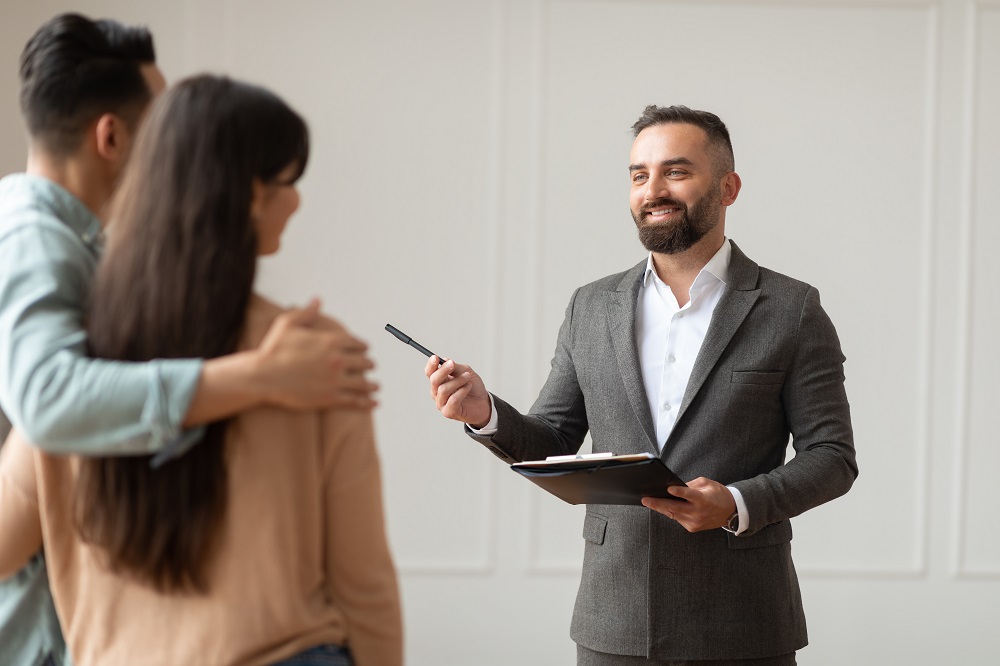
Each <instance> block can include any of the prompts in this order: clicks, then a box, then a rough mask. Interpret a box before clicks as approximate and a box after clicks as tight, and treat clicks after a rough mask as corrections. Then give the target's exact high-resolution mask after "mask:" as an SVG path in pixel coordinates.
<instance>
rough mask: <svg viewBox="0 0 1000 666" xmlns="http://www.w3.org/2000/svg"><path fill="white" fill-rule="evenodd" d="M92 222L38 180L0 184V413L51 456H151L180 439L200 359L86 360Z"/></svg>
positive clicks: (98, 244) (95, 250)
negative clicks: (144, 454)
mask: <svg viewBox="0 0 1000 666" xmlns="http://www.w3.org/2000/svg"><path fill="white" fill-rule="evenodd" d="M103 238H104V237H103V234H102V233H101V224H100V221H99V220H98V219H97V218H96V217H95V216H94V215H93V214H92V213H91V212H90V211H89V210H88V209H87V208H86V206H84V205H83V203H82V202H81V201H80V200H79V199H77V198H76V197H74V196H73V195H71V194H70V193H69V192H67V191H66V190H64V189H62V188H61V187H59V186H58V185H56V184H55V183H53V182H51V181H49V180H46V179H44V178H37V177H33V176H28V175H26V174H15V175H12V176H7V177H6V178H4V179H3V180H0V408H2V409H3V411H4V412H5V413H6V414H7V418H8V419H10V422H11V424H13V426H14V427H15V428H17V429H18V430H19V431H20V432H21V433H22V434H24V435H25V437H26V438H27V439H28V441H30V442H32V443H34V444H35V445H36V446H38V447H40V448H42V449H44V450H46V451H49V452H52V453H78V454H98V455H116V454H126V455H127V454H142V453H155V452H157V451H160V450H161V449H163V448H164V446H165V445H166V444H168V443H171V442H173V441H175V440H177V439H178V438H180V437H181V436H182V435H183V433H182V430H181V423H182V422H183V420H184V416H185V414H187V410H188V407H189V406H190V403H191V399H192V398H193V397H194V392H195V389H196V388H197V385H198V378H199V376H200V374H201V365H202V362H201V361H200V360H189V359H185V360H169V361H168V360H159V361H153V362H150V363H122V362H118V361H106V360H100V359H92V358H87V355H86V353H87V352H86V342H87V335H86V332H85V331H84V328H83V314H84V308H85V306H86V302H87V295H88V292H89V287H90V281H91V279H92V278H93V275H94V270H95V269H96V268H97V259H98V257H99V256H100V253H101V249H102V247H103Z"/></svg>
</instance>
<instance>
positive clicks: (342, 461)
mask: <svg viewBox="0 0 1000 666" xmlns="http://www.w3.org/2000/svg"><path fill="white" fill-rule="evenodd" d="M280 312H281V309H280V308H278V307H277V306H276V305H274V304H272V303H269V302H267V301H265V300H264V299H261V298H255V299H254V302H253V304H252V305H251V308H250V312H249V315H248V322H247V331H246V335H245V341H246V343H247V346H253V345H256V344H257V343H258V342H259V341H260V339H261V338H262V337H263V335H264V332H265V331H266V330H267V327H268V326H269V325H270V323H271V322H272V321H273V320H274V318H275V317H276V316H277V315H278V314H279V313H280ZM334 325H336V324H334ZM338 326H339V325H338ZM227 432H228V435H227V464H228V470H229V504H228V507H227V514H226V519H225V524H224V527H223V528H222V529H223V535H222V538H221V540H220V549H219V551H218V552H217V554H216V556H215V558H214V559H213V563H212V565H211V590H210V592H209V594H207V595H205V596H198V595H188V594H183V595H182V594H177V595H161V594H158V593H156V592H154V591H153V590H152V589H151V588H148V587H145V586H143V585H141V584H138V583H135V582H133V581H130V580H128V579H124V578H121V577H118V576H114V575H112V574H110V573H109V572H108V571H107V570H105V569H104V568H103V567H102V566H101V564H99V560H98V559H97V554H96V553H95V552H94V549H93V548H92V547H90V546H87V545H85V544H83V543H82V542H81V541H80V540H79V539H78V538H77V536H76V531H75V529H74V528H73V525H72V501H73V485H74V478H75V475H76V470H77V469H78V467H79V460H78V458H76V457H59V456H53V455H48V454H45V453H43V452H42V451H40V450H38V449H35V448H32V447H30V446H29V445H28V444H27V443H26V442H25V441H24V440H23V439H21V438H20V436H19V435H18V434H17V433H16V432H14V433H12V434H11V435H10V439H9V440H8V441H7V444H6V445H5V446H3V448H2V449H0V535H3V537H2V538H0V578H4V577H6V576H8V575H10V574H12V573H13V572H15V571H16V570H17V569H19V568H20V567H21V566H23V565H24V564H25V563H26V562H27V560H28V559H29V558H30V557H31V555H33V554H34V553H35V552H37V551H38V548H39V547H40V545H41V544H42V542H43V540H44V545H45V552H46V559H47V561H48V569H49V582H50V585H51V588H52V594H53V597H54V599H55V604H56V609H57V611H58V613H59V619H60V622H61V623H62V625H63V631H64V632H65V634H66V642H67V644H68V645H69V648H70V652H71V654H72V655H73V659H74V662H75V663H76V665H77V666H98V665H99V666H118V665H121V666H177V664H198V665H200V666H201V665H203V666H224V665H229V664H233V665H236V664H240V665H245V666H256V665H264V664H272V663H274V662H276V661H280V660H281V659H284V658H287V657H289V656H292V655H294V654H296V653H298V652H300V651H302V650H305V649H307V648H310V647H313V646H316V645H320V644H323V643H335V644H339V645H347V646H348V647H350V649H351V651H352V653H353V655H354V659H355V663H356V664H357V666H394V665H398V664H401V663H402V661H403V657H402V622H401V618H400V608H399V594H398V590H397V584H396V573H395V569H394V568H393V564H392V559H391V556H390V554H389V549H388V546H387V543H386V537H385V528H384V523H383V515H382V489H381V480H380V474H379V461H378V457H377V454H376V450H375V440H374V432H373V427H372V418H371V414H370V413H368V412H364V411H333V410H331V411H326V412H312V413H298V412H291V411H286V410H283V409H278V408H260V409H255V410H252V411H250V412H247V413H245V414H243V415H241V416H239V417H237V418H236V419H234V420H233V421H232V423H231V425H230V427H229V428H228V431H227Z"/></svg>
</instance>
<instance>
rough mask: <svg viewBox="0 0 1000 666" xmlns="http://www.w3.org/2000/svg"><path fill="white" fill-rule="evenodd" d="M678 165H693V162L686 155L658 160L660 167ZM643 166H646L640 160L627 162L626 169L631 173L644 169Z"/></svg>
mask: <svg viewBox="0 0 1000 666" xmlns="http://www.w3.org/2000/svg"><path fill="white" fill-rule="evenodd" d="M678 165H683V166H694V162H692V161H691V160H689V159H688V158H686V157H674V158H672V159H669V160H663V161H662V162H660V166H661V167H672V166H678ZM645 168H646V165H645V164H643V163H641V162H640V163H639V164H629V165H628V171H629V173H632V172H633V171H641V170H642V169H645Z"/></svg>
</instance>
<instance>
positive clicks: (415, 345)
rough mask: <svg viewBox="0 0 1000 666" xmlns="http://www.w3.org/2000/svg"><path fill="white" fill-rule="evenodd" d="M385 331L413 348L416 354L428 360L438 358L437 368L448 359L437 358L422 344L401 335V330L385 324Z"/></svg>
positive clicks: (403, 334) (405, 335)
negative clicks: (418, 353) (432, 357)
mask: <svg viewBox="0 0 1000 666" xmlns="http://www.w3.org/2000/svg"><path fill="white" fill-rule="evenodd" d="M385 330H387V331H389V332H390V333H392V334H393V335H395V336H396V337H397V338H398V339H399V341H400V342H404V343H406V344H408V345H410V346H411V347H413V348H414V349H416V350H417V351H418V352H420V353H421V354H423V355H424V356H426V357H427V358H430V357H431V356H437V357H438V365H439V366H441V365H444V362H445V361H446V360H448V359H445V358H442V357H440V356H438V355H437V354H435V353H434V352H432V351H431V350H430V349H428V348H427V347H424V346H423V345H422V344H420V343H419V342H417V341H416V340H414V339H413V338H411V337H410V336H408V335H407V334H406V333H403V332H402V331H401V330H399V329H398V328H396V327H395V326H393V325H392V324H386V325H385Z"/></svg>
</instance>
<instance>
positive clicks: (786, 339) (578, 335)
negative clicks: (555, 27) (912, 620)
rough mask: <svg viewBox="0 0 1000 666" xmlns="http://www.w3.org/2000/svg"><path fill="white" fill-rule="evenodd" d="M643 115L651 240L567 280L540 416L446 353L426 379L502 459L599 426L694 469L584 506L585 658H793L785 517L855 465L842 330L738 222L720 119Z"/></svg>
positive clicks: (797, 629)
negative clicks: (589, 279) (637, 501)
mask: <svg viewBox="0 0 1000 666" xmlns="http://www.w3.org/2000/svg"><path fill="white" fill-rule="evenodd" d="M633 130H634V136H635V139H634V141H633V143H632V152H631V160H630V164H629V168H628V171H629V176H630V179H631V183H632V185H631V193H630V208H631V212H632V218H633V220H634V221H635V224H636V227H637V229H638V231H639V238H640V240H641V241H642V243H643V245H644V246H645V247H646V249H647V250H648V251H649V254H648V256H647V257H646V258H645V259H644V260H643V261H642V262H640V263H639V264H637V265H636V266H634V267H633V268H631V269H629V270H627V271H625V272H623V273H618V274H616V275H611V276H609V277H606V278H603V279H601V280H598V281H597V282H594V283H591V284H589V285H586V286H584V287H581V288H579V289H578V290H577V291H576V293H574V294H573V297H572V299H571V301H570V304H569V307H568V308H567V310H566V319H565V321H564V322H563V325H562V328H561V329H560V331H559V337H558V340H557V342H556V351H555V357H554V358H553V360H552V370H551V372H550V374H549V377H548V380H547V381H546V383H545V386H544V387H543V388H542V391H541V393H540V395H539V396H538V399H537V400H536V401H535V404H534V405H533V406H532V408H531V410H530V412H529V413H528V415H523V414H521V413H520V412H518V411H517V410H516V409H514V408H513V407H511V406H510V405H509V404H507V403H505V402H504V401H503V400H501V399H500V398H499V397H496V396H494V395H491V394H489V393H488V392H487V391H486V386H485V384H484V383H483V380H482V379H481V378H480V377H479V375H477V374H476V373H475V371H473V370H472V368H470V367H469V366H467V365H461V364H458V363H455V362H454V361H452V360H449V361H446V362H445V363H444V364H443V365H442V366H441V367H438V361H439V359H438V358H437V357H431V359H430V360H429V362H428V364H427V366H426V368H425V374H426V375H427V376H428V378H429V379H430V388H431V396H432V397H433V398H434V400H435V403H436V405H437V408H438V409H439V410H440V411H441V413H442V414H443V415H444V416H446V417H448V418H451V419H455V420H458V421H462V422H464V423H465V424H467V426H466V427H467V430H468V432H469V434H470V435H472V436H473V437H474V438H475V439H477V440H478V441H480V442H481V443H482V444H484V445H485V446H487V447H488V448H489V449H490V450H491V451H492V452H493V453H494V454H496V455H497V456H498V457H500V458H501V459H503V460H504V461H505V462H508V463H513V462H517V461H521V460H535V459H540V458H545V457H546V456H549V455H565V454H572V453H575V452H576V451H577V450H578V449H579V448H580V446H581V444H582V443H583V439H584V437H585V435H586V434H587V432H588V431H589V432H590V434H591V436H592V439H593V446H594V450H595V451H608V450H612V451H614V452H615V453H620V454H627V453H650V454H653V455H657V456H660V457H661V459H662V460H663V461H664V462H665V463H666V464H667V466H668V467H670V468H671V469H673V470H674V471H675V472H676V473H677V474H678V475H679V476H680V477H681V478H683V479H690V480H689V481H688V482H687V486H675V487H670V488H669V489H667V492H668V493H669V494H670V495H672V496H673V497H672V498H669V499H664V498H652V497H646V498H643V500H642V504H643V506H617V505H615V506H610V505H588V507H587V514H586V518H585V520H584V526H583V538H584V540H585V545H584V549H585V550H584V562H583V577H582V580H581V583H580V590H579V594H578V596H577V601H576V608H575V610H574V613H573V623H572V628H571V630H570V634H571V636H572V638H573V640H574V641H576V643H577V655H578V656H577V659H578V664H581V665H583V666H639V665H640V664H661V665H664V664H668V663H669V664H671V665H678V664H705V665H708V664H712V665H714V666H723V665H728V664H746V665H748V666H749V665H752V666H785V665H788V664H794V663H795V652H796V651H797V650H799V649H801V648H802V647H804V646H805V645H806V625H805V616H804V614H803V610H802V600H801V597H800V594H799V587H798V580H797V578H796V574H795V568H794V566H793V564H792V559H791V548H790V541H791V538H792V528H791V524H790V522H789V521H790V519H791V518H793V517H794V516H797V515H799V514H801V513H803V512H804V511H807V510H809V509H811V508H813V507H815V506H818V505H820V504H822V503H824V502H827V501H829V500H831V499H834V498H836V497H838V496H840V495H842V494H844V493H846V492H847V491H848V489H850V487H851V485H852V484H853V482H854V479H855V478H856V477H857V473H858V468H857V463H856V461H855V452H854V437H853V431H852V427H851V418H850V409H849V406H848V402H847V396H846V393H845V391H844V372H843V363H844V360H845V359H844V356H843V354H842V353H841V349H840V342H839V340H838V338H837V333H836V331H835V329H834V327H833V324H832V323H831V322H830V319H829V317H827V315H826V313H825V312H824V311H823V308H822V307H821V306H820V303H819V295H818V293H817V291H816V290H815V289H814V288H813V287H811V286H809V285H807V284H804V283H802V282H799V281H797V280H794V279H792V278H789V277H786V276H784V275H780V274H778V273H775V272H773V271H770V270H768V269H766V268H762V267H760V266H758V265H757V264H756V263H754V262H753V261H751V260H750V259H749V258H748V257H747V256H746V255H744V254H743V253H742V252H741V251H740V249H739V248H738V247H737V246H736V244H735V243H733V242H732V241H730V240H729V239H728V238H726V235H725V218H726V209H727V208H728V207H729V206H730V205H732V204H733V203H734V202H735V201H736V198H737V196H738V194H739V191H740V188H741V185H742V183H741V181H740V177H739V175H737V174H736V173H735V171H733V152H732V144H731V142H730V139H729V132H728V130H726V127H725V125H724V124H723V122H722V121H721V120H720V119H719V118H718V117H717V116H716V115H714V114H711V113H707V112H705V111H693V110H691V109H688V108H686V107H655V106H651V107H647V108H646V110H645V111H644V112H643V115H642V117H641V118H640V119H639V120H638V122H636V124H635V125H634V127H633ZM789 436H791V438H792V444H793V446H794V448H795V452H796V453H795V457H794V458H792V459H791V460H789V461H788V462H787V463H786V462H785V461H784V456H785V449H786V447H787V445H788V439H789ZM644 507H645V508H644Z"/></svg>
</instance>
